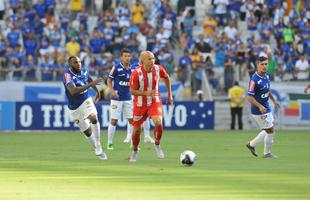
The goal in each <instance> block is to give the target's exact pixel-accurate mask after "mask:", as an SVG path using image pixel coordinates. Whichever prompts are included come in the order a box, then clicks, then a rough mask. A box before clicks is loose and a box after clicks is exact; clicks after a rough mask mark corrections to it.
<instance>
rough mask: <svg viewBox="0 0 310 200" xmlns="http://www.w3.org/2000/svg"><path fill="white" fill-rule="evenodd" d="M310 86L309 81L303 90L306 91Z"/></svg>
mask: <svg viewBox="0 0 310 200" xmlns="http://www.w3.org/2000/svg"><path fill="white" fill-rule="evenodd" d="M309 88H310V83H309V84H308V85H307V86H306V87H305V89H304V92H305V93H307V92H308V90H309Z"/></svg>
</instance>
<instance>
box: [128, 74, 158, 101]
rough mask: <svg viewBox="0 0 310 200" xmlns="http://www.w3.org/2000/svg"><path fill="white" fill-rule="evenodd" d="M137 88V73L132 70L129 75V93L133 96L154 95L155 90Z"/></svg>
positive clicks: (138, 86)
mask: <svg viewBox="0 0 310 200" xmlns="http://www.w3.org/2000/svg"><path fill="white" fill-rule="evenodd" d="M139 88H140V85H139V75H138V73H137V72H136V71H133V72H132V74H131V76H130V94H131V95H135V96H155V91H153V90H148V91H143V90H139Z"/></svg>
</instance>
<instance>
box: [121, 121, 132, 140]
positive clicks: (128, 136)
mask: <svg viewBox="0 0 310 200" xmlns="http://www.w3.org/2000/svg"><path fill="white" fill-rule="evenodd" d="M132 131H133V126H132V119H128V122H127V135H126V138H125V139H124V140H123V142H124V143H129V142H131V137H132Z"/></svg>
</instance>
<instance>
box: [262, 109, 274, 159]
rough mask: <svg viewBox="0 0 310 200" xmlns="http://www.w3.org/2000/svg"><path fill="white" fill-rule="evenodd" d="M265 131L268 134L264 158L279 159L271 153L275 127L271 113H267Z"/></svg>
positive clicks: (265, 141) (265, 140) (265, 139)
mask: <svg viewBox="0 0 310 200" xmlns="http://www.w3.org/2000/svg"><path fill="white" fill-rule="evenodd" d="M264 128H265V131H266V132H267V134H266V135H265V138H264V156H263V158H277V156H276V155H274V154H272V153H271V147H272V144H273V140H274V126H273V115H272V114H271V113H267V117H266V118H265V127H264Z"/></svg>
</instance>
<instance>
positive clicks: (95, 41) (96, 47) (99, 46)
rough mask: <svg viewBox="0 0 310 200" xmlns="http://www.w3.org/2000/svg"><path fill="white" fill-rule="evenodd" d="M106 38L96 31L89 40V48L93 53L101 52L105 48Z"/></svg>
mask: <svg viewBox="0 0 310 200" xmlns="http://www.w3.org/2000/svg"><path fill="white" fill-rule="evenodd" d="M104 43H105V41H104V38H103V37H102V35H101V34H100V33H99V32H98V30H97V31H94V33H93V36H92V38H90V40H89V49H90V51H91V53H94V54H99V53H101V52H102V50H103V49H104Z"/></svg>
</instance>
